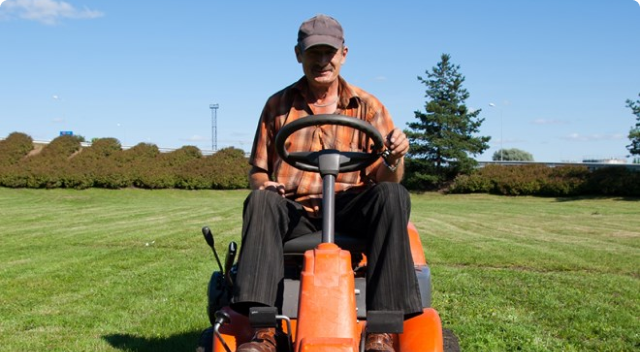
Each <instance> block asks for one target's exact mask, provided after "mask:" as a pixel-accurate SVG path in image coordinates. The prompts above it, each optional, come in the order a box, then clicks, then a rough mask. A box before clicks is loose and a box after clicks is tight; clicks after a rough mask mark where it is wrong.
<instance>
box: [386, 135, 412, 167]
mask: <svg viewBox="0 0 640 352" xmlns="http://www.w3.org/2000/svg"><path fill="white" fill-rule="evenodd" d="M384 144H385V146H386V147H387V149H388V150H389V156H388V157H387V162H388V163H389V164H391V165H395V164H396V163H397V162H398V160H400V159H402V157H403V156H404V155H405V154H407V153H408V152H409V140H408V139H407V135H406V134H404V132H402V130H401V129H398V128H394V129H393V130H392V131H391V132H389V134H388V135H387V138H386V141H385V142H384Z"/></svg>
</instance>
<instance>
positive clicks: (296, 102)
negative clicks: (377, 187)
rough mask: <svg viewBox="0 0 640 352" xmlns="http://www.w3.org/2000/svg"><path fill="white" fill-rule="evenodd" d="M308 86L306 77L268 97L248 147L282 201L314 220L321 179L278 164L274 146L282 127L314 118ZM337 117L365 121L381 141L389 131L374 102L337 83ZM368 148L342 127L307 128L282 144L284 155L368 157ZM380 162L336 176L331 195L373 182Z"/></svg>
mask: <svg viewBox="0 0 640 352" xmlns="http://www.w3.org/2000/svg"><path fill="white" fill-rule="evenodd" d="M308 89H309V88H308V83H307V80H306V78H305V77H302V78H301V79H300V80H299V81H298V82H296V83H294V84H292V85H290V86H289V87H287V88H285V89H283V90H281V91H279V92H277V93H276V94H274V95H273V96H271V97H270V98H269V99H268V100H267V103H266V105H265V107H264V109H263V111H262V115H261V116H260V122H259V124H258V128H257V131H256V135H255V138H254V141H253V148H252V150H251V156H250V157H249V163H250V164H251V165H252V166H254V167H257V168H259V169H261V170H264V171H265V172H266V173H267V174H268V175H269V177H270V179H271V180H273V181H276V182H279V183H282V184H283V185H284V188H285V196H286V197H287V198H290V199H293V200H295V201H297V202H299V203H301V204H302V205H303V206H304V207H305V209H306V210H307V211H308V212H309V215H311V216H313V217H319V216H320V215H321V213H320V205H321V204H322V198H321V197H322V179H321V177H320V174H319V173H315V172H306V171H301V170H298V169H296V168H294V167H292V166H290V165H288V164H287V163H284V162H282V160H281V159H280V158H279V156H278V154H277V152H276V149H275V146H274V142H275V136H276V134H277V133H278V131H279V130H280V128H281V127H282V126H284V125H285V124H287V123H289V122H291V121H295V120H297V119H300V118H303V117H306V116H309V115H313V112H312V111H311V109H310V108H309V105H308V104H307V103H306V99H305V97H306V96H307V94H308ZM338 97H339V99H338V104H337V105H338V108H337V110H336V112H335V113H336V114H340V115H345V116H351V117H354V118H358V119H362V120H366V121H368V122H369V123H371V124H372V125H373V126H374V127H376V128H377V129H378V131H379V132H380V134H381V135H382V136H383V138H385V137H386V136H387V135H388V134H389V133H390V132H391V131H392V130H393V128H394V125H393V121H392V120H391V116H390V114H389V112H388V111H387V109H386V108H385V107H384V105H382V103H381V102H380V101H379V100H378V99H377V98H375V97H374V96H372V95H370V94H368V93H367V92H365V91H363V90H362V89H360V88H358V87H355V86H352V85H350V84H348V83H347V82H346V81H345V80H344V79H342V77H340V78H339V88H338ZM370 146H371V142H370V140H369V138H367V137H366V135H365V134H364V133H362V132H358V131H356V130H354V129H353V128H351V127H344V126H316V127H308V128H305V129H302V130H299V131H298V132H296V133H294V134H293V135H291V136H290V137H289V138H288V140H287V143H286V149H287V150H288V151H289V152H301V151H318V150H323V149H337V150H340V151H362V152H369V151H370V150H371V148H370ZM381 162H382V160H381V159H378V160H377V161H376V162H375V163H373V164H372V165H371V166H369V167H367V168H366V169H365V170H362V171H355V172H348V173H341V174H339V175H338V177H337V178H336V185H335V190H336V192H343V191H347V190H350V191H359V190H362V189H364V188H366V187H367V186H369V185H371V184H373V183H375V182H376V179H375V175H376V171H377V169H378V167H379V166H380V164H381Z"/></svg>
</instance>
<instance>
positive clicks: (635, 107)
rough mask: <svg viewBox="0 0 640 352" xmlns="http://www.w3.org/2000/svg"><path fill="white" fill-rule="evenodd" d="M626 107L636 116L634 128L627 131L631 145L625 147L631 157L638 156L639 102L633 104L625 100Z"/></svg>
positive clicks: (639, 133) (639, 145) (639, 139)
mask: <svg viewBox="0 0 640 352" xmlns="http://www.w3.org/2000/svg"><path fill="white" fill-rule="evenodd" d="M638 96H640V94H638ZM627 107H628V108H629V109H631V111H633V114H634V115H636V127H635V128H634V127H632V128H631V130H630V131H629V140H630V141H631V144H629V145H628V146H627V149H629V152H630V153H631V155H640V100H636V101H635V102H633V101H631V99H627Z"/></svg>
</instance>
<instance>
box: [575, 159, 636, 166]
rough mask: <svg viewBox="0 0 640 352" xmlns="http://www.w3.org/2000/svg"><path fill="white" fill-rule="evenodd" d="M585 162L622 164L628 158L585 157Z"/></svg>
mask: <svg viewBox="0 0 640 352" xmlns="http://www.w3.org/2000/svg"><path fill="white" fill-rule="evenodd" d="M582 162H583V163H585V164H613V165H620V164H626V163H627V160H626V159H620V158H608V159H595V158H585V159H583V160H582Z"/></svg>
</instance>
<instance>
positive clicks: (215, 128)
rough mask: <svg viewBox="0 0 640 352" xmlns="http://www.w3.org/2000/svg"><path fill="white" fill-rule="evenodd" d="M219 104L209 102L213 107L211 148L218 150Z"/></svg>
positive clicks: (210, 107)
mask: <svg viewBox="0 0 640 352" xmlns="http://www.w3.org/2000/svg"><path fill="white" fill-rule="evenodd" d="M218 107H219V105H218V104H209V109H211V150H212V151H213V152H214V153H215V152H216V151H217V150H218Z"/></svg>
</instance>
